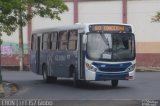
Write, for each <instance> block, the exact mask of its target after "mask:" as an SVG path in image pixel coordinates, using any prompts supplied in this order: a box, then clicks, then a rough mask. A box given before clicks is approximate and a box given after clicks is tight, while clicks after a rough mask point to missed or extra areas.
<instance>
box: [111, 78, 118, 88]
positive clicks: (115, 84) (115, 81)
mask: <svg viewBox="0 0 160 106" xmlns="http://www.w3.org/2000/svg"><path fill="white" fill-rule="evenodd" d="M111 84H112V87H113V88H115V87H117V86H118V80H111Z"/></svg>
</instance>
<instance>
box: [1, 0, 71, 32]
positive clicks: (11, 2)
mask: <svg viewBox="0 0 160 106" xmlns="http://www.w3.org/2000/svg"><path fill="white" fill-rule="evenodd" d="M28 6H31V7H32V12H31V14H28V12H27V9H28ZM65 11H68V7H67V6H66V5H65V4H64V2H63V0H0V33H1V32H5V33H7V34H8V35H10V34H11V33H12V32H14V31H15V30H16V29H17V28H18V26H19V25H20V26H25V25H26V24H27V22H28V21H29V20H30V19H32V18H33V17H34V16H36V15H38V16H40V17H45V18H51V19H58V20H60V16H59V15H60V14H62V13H63V12H65ZM19 17H21V18H19Z"/></svg>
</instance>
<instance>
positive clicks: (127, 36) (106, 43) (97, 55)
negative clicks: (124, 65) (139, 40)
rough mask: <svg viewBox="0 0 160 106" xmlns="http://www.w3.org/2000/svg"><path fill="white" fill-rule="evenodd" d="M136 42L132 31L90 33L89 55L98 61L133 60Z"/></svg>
mask: <svg viewBox="0 0 160 106" xmlns="http://www.w3.org/2000/svg"><path fill="white" fill-rule="evenodd" d="M134 42H135V41H134V35H133V34H131V33H112V34H111V33H89V34H88V38H87V57H88V58H89V59H91V60H97V61H98V60H100V61H103V60H104V61H105V60H107V61H127V60H128V61H129V60H133V59H134V58H135V47H134Z"/></svg>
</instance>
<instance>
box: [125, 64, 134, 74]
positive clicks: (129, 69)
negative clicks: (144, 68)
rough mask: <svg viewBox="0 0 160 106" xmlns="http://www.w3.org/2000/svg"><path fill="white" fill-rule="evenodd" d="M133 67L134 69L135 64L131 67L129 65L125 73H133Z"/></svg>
mask: <svg viewBox="0 0 160 106" xmlns="http://www.w3.org/2000/svg"><path fill="white" fill-rule="evenodd" d="M135 67H136V65H135V64H133V65H131V66H130V67H128V68H127V69H126V71H128V72H129V71H133V70H134V69H135Z"/></svg>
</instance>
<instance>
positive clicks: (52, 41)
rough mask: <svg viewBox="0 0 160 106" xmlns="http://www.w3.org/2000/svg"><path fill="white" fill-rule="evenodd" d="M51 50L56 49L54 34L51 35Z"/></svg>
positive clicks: (55, 34) (55, 36) (55, 35)
mask: <svg viewBox="0 0 160 106" xmlns="http://www.w3.org/2000/svg"><path fill="white" fill-rule="evenodd" d="M51 49H52V50H56V49H57V33H55V32H54V33H52V34H51Z"/></svg>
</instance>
